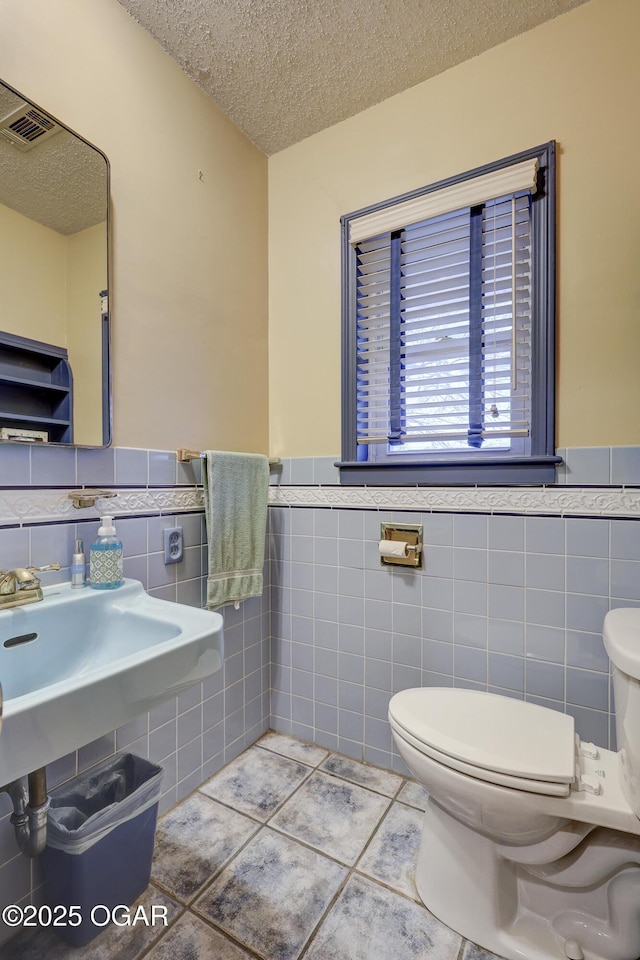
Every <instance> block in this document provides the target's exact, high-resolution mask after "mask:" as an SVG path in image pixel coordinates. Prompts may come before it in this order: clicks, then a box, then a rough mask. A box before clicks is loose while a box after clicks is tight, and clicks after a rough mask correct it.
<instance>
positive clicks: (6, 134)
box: [0, 103, 61, 153]
mask: <svg viewBox="0 0 640 960" xmlns="http://www.w3.org/2000/svg"><path fill="white" fill-rule="evenodd" d="M60 129H61V127H60V126H59V125H58V124H57V123H55V122H54V121H53V120H52V119H51V117H48V116H47V114H46V113H43V112H42V110H38V109H37V107H33V106H31V105H30V104H28V103H23V104H22V106H20V107H18V109H17V110H13V111H12V112H11V113H10V114H8V116H6V117H5V118H4V119H3V120H0V137H1V138H2V139H3V140H8V141H9V143H11V144H13V146H14V147H17V148H18V150H21V151H22V152H23V153H24V152H26V151H27V150H33V148H34V147H37V146H38V144H39V143H42V142H43V141H44V140H47V139H48V138H49V137H53V136H54V135H55V134H56V133H58V131H59V130H60Z"/></svg>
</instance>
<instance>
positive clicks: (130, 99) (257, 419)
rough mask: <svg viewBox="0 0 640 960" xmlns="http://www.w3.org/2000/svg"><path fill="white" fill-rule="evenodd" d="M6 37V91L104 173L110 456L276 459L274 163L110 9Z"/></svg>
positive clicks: (19, 10) (26, 12)
mask: <svg viewBox="0 0 640 960" xmlns="http://www.w3.org/2000/svg"><path fill="white" fill-rule="evenodd" d="M0 23H1V25H2V29H1V30H0V63H1V64H2V66H1V68H0V72H1V77H0V79H3V80H5V81H6V82H7V83H9V84H11V85H12V86H13V87H15V88H16V89H17V90H19V91H20V92H22V93H24V94H25V96H27V97H29V98H30V99H32V100H34V101H35V102H36V103H38V104H40V105H41V106H42V107H44V108H45V109H47V110H49V111H50V112H51V113H52V114H54V115H55V116H57V117H59V118H60V119H62V120H64V121H65V122H66V123H67V124H68V125H69V126H70V127H71V128H72V129H74V130H77V131H78V132H79V133H81V134H82V135H83V136H85V137H86V138H87V139H88V140H89V141H91V142H92V143H95V144H96V146H98V147H100V148H101V149H102V150H103V151H104V152H105V153H106V155H107V156H108V157H109V160H110V163H111V196H112V214H113V257H112V282H111V309H112V315H113V323H114V332H113V346H114V363H113V381H114V443H115V444H117V445H119V446H138V447H149V448H157V449H171V448H173V447H178V446H185V447H193V448H195V449H202V448H205V447H212V446H215V447H221V448H227V449H235V450H252V451H260V452H267V448H268V413H267V409H268V386H267V375H268V369H267V368H268V360H267V162H266V159H265V157H264V156H263V155H262V154H261V153H260V152H259V151H258V150H257V149H256V148H255V147H254V146H252V144H250V143H249V141H248V140H247V139H246V138H245V137H244V136H243V135H242V134H241V133H240V132H239V130H238V129H237V128H236V127H235V126H234V125H233V124H232V123H231V121H230V120H228V119H227V118H226V117H225V116H224V115H223V114H222V112H221V111H220V110H219V109H218V108H217V107H216V106H215V104H213V103H212V102H211V101H210V100H209V99H208V98H207V97H205V95H204V94H203V93H202V92H201V91H200V90H199V89H198V88H197V87H196V86H195V85H194V84H193V83H192V82H191V81H190V80H189V79H188V78H187V77H186V76H185V74H184V73H183V72H182V71H181V70H180V68H179V67H178V66H177V64H176V63H175V62H174V61H173V60H171V59H170V58H169V57H168V56H167V55H166V54H165V53H164V52H163V51H162V50H161V48H160V47H159V46H158V44H157V43H155V41H154V40H152V38H151V37H150V36H149V35H148V34H147V33H146V32H145V31H144V30H142V28H141V27H139V26H138V25H137V24H136V23H135V22H134V21H133V20H132V19H131V18H130V17H129V15H128V14H127V13H126V11H125V10H124V9H123V8H122V7H121V6H120V4H118V3H117V2H116V0H91V2H90V3H87V2H86V0H56V2H55V3H51V0H29V2H28V3H24V2H23V0H0ZM25 38H28V39H26V40H25Z"/></svg>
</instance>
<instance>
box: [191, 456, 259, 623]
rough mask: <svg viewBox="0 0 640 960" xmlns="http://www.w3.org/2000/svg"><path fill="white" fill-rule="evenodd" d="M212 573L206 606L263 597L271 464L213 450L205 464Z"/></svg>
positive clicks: (205, 489) (208, 536)
mask: <svg viewBox="0 0 640 960" xmlns="http://www.w3.org/2000/svg"><path fill="white" fill-rule="evenodd" d="M202 475H203V477H202V478H203V483H204V508H205V519H206V523H207V540H208V557H209V569H208V577H207V607H208V608H209V610H213V609H214V608H215V607H219V606H221V605H222V604H223V603H230V602H232V603H233V602H236V603H237V602H238V601H240V600H246V599H247V598H248V597H259V596H260V595H261V594H262V589H263V582H262V567H263V564H264V541H265V532H266V526H267V497H268V492H269V461H268V460H267V458H266V457H264V456H262V455H261V454H256V453H229V452H226V451H220V450H208V451H207V452H206V454H205V456H204V458H203V461H202Z"/></svg>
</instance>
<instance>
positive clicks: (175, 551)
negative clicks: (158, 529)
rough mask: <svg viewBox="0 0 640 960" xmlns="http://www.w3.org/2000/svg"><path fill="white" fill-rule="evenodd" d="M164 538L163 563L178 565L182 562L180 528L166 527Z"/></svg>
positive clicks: (163, 533)
mask: <svg viewBox="0 0 640 960" xmlns="http://www.w3.org/2000/svg"><path fill="white" fill-rule="evenodd" d="M162 535H163V537H164V562H165V563H178V562H179V561H180V560H182V527H168V528H167V529H165V530H163V531H162Z"/></svg>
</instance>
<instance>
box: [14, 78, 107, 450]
mask: <svg viewBox="0 0 640 960" xmlns="http://www.w3.org/2000/svg"><path fill="white" fill-rule="evenodd" d="M0 83H1V84H2V86H4V87H6V88H7V90H10V91H11V92H12V93H14V94H15V95H16V96H17V97H19V98H20V99H21V100H23V101H25V102H27V103H30V104H32V105H33V106H34V107H35V108H36V110H39V111H41V112H42V113H44V114H45V115H46V116H48V117H51V119H52V120H53V121H54V122H55V123H57V124H59V125H60V126H61V127H62V128H63V129H64V130H66V131H67V133H70V134H71V135H72V136H74V137H76V138H77V139H78V140H81V141H82V142H83V143H85V144H86V145H87V146H88V147H91V149H92V150H95V151H96V153H99V154H100V156H101V157H102V159H103V160H104V162H105V170H106V200H107V202H106V210H105V214H106V226H107V249H106V267H107V270H106V274H107V290H106V294H107V297H106V300H107V310H106V314H105V313H104V312H103V313H102V316H101V324H102V326H101V341H102V415H101V418H100V419H101V422H102V440H103V442H102V444H100V445H98V444H89V443H75V442H74V443H61V442H58V441H47V442H46V443H43V444H38V446H39V447H55V448H56V449H58V448H61V449H63V450H64V449H68V450H75V449H81V450H104V449H106V448H108V447H110V446H111V445H112V444H113V383H112V368H113V352H112V332H111V331H112V322H111V318H112V313H111V287H112V277H111V242H112V241H111V164H110V163H109V158H108V157H107V155H106V153H104V151H103V150H101V149H100V148H99V147H96V145H95V144H94V143H91V141H90V140H87V138H86V137H83V136H82V135H81V134H79V133H77V132H76V131H75V130H73V129H72V128H71V127H70V126H69V125H68V124H66V123H64V122H63V121H62V120H60V119H58V117H57V116H55V115H54V114H53V113H51V111H50V110H46V109H45V108H44V107H42V106H40V104H39V103H37V102H36V101H35V100H32V99H31V97H27V96H26V95H25V94H24V93H22V92H21V91H20V90H16V88H15V87H14V86H13V85H12V84H10V83H7V82H6V80H3V79H1V78H0ZM105 434H107V436H105ZM4 444H12V445H13V446H23V447H24V446H33V445H34V444H33V443H32V442H30V441H25V440H3V439H0V449H1V445H4Z"/></svg>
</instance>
